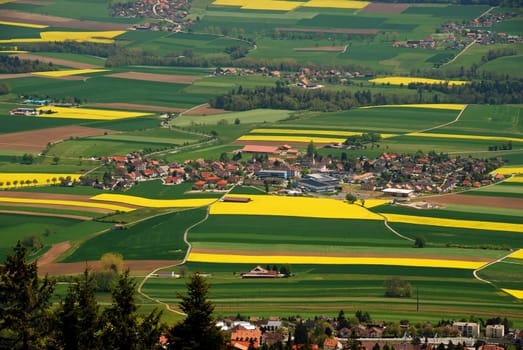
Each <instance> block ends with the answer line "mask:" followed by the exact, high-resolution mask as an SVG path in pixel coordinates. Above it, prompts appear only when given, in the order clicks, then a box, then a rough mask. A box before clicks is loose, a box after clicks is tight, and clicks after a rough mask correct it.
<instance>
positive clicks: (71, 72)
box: [31, 69, 109, 77]
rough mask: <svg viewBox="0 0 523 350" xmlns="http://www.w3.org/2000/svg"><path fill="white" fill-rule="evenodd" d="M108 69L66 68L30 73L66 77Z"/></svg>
mask: <svg viewBox="0 0 523 350" xmlns="http://www.w3.org/2000/svg"><path fill="white" fill-rule="evenodd" d="M107 71H109V70H108V69H67V70H55V71H49V72H33V73H31V74H34V75H39V76H43V77H67V76H70V75H79V74H89V73H99V72H107Z"/></svg>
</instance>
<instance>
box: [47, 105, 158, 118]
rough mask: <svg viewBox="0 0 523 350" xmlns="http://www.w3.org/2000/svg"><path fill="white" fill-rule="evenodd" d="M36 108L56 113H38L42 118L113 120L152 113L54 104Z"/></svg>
mask: <svg viewBox="0 0 523 350" xmlns="http://www.w3.org/2000/svg"><path fill="white" fill-rule="evenodd" d="M37 110H44V111H47V110H52V111H53V112H56V113H51V114H39V116H38V117H39V118H40V117H44V118H70V119H94V120H114V119H124V118H136V117H144V116H149V115H152V114H151V113H145V112H124V111H113V110H108V109H89V108H67V107H55V106H44V107H39V108H37Z"/></svg>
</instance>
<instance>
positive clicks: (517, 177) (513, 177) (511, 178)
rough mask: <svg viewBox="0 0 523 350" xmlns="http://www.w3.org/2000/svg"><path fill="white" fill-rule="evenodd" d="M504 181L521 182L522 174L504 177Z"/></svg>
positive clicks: (522, 179) (522, 180)
mask: <svg viewBox="0 0 523 350" xmlns="http://www.w3.org/2000/svg"><path fill="white" fill-rule="evenodd" d="M505 182H523V176H512V177H509V178H508V179H506V180H505Z"/></svg>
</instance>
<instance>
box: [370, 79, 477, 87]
mask: <svg viewBox="0 0 523 350" xmlns="http://www.w3.org/2000/svg"><path fill="white" fill-rule="evenodd" d="M369 83H376V84H391V85H401V84H403V85H408V84H410V83H421V84H443V83H448V84H449V86H452V85H465V84H468V83H469V81H465V80H440V79H428V78H416V77H384V78H376V79H371V80H369Z"/></svg>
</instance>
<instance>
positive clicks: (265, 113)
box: [171, 109, 290, 127]
mask: <svg viewBox="0 0 523 350" xmlns="http://www.w3.org/2000/svg"><path fill="white" fill-rule="evenodd" d="M289 113H290V112H289V111H285V110H272V109H256V110H251V111H245V112H230V113H224V114H215V115H208V116H188V115H183V116H181V117H177V118H175V119H174V120H173V121H172V122H171V124H172V125H174V126H180V127H186V126H198V125H212V124H218V122H221V123H224V122H223V121H226V123H228V124H234V122H235V120H236V119H239V120H240V124H253V123H272V122H277V121H279V120H283V119H285V118H287V117H288V116H289Z"/></svg>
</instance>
